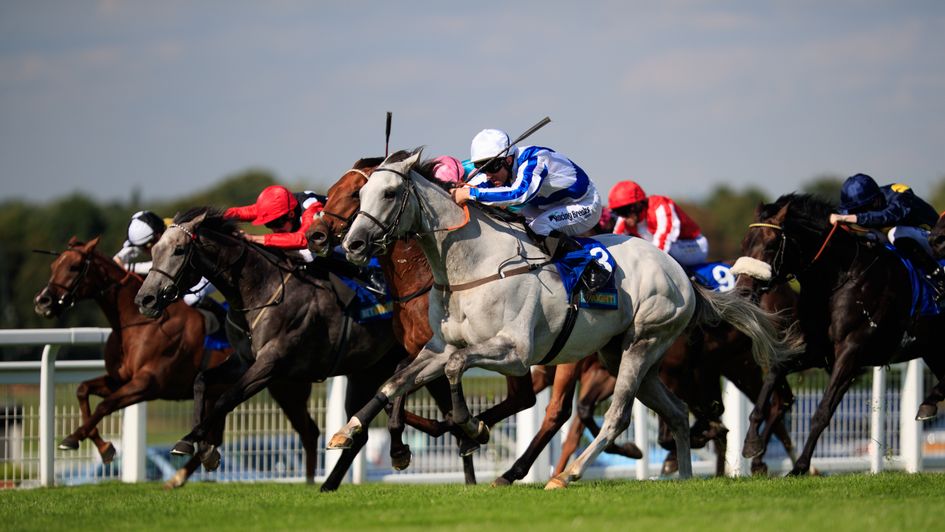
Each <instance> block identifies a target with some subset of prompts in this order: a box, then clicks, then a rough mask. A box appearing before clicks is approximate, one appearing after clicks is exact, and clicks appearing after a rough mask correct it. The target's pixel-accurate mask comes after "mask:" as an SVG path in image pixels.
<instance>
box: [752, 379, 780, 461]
mask: <svg viewBox="0 0 945 532" xmlns="http://www.w3.org/2000/svg"><path fill="white" fill-rule="evenodd" d="M783 378H784V372H783V370H782V368H779V367H778V366H772V367H771V369H770V370H768V374H767V375H765V380H764V384H763V385H762V386H761V391H760V392H759V393H758V397H757V398H756V399H755V407H754V408H752V410H751V414H750V415H749V416H748V434H746V435H745V445H744V447H742V456H743V457H745V458H754V457H756V456H759V455H761V454H763V453H764V452H765V440H764V439H763V438H762V436H761V434H760V430H761V424H762V423H764V421H765V419H767V417H768V410H769V409H770V400H771V394H772V392H773V391H774V387H775V386H776V385H777V383H778V380H779V379H783Z"/></svg>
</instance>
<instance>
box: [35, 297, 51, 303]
mask: <svg viewBox="0 0 945 532" xmlns="http://www.w3.org/2000/svg"><path fill="white" fill-rule="evenodd" d="M36 302H37V303H39V304H40V305H48V304H50V303H52V299H50V297H49V296H40V297H38V298H36Z"/></svg>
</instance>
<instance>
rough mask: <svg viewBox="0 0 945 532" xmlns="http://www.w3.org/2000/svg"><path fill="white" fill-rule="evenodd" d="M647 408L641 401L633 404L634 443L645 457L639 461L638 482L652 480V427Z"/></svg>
mask: <svg viewBox="0 0 945 532" xmlns="http://www.w3.org/2000/svg"><path fill="white" fill-rule="evenodd" d="M646 411H647V408H646V407H645V406H643V403H641V402H640V401H634V402H633V443H634V444H636V446H637V447H639V448H640V451H641V452H642V453H643V457H642V458H640V459H639V460H637V480H646V479H648V478H650V427H649V420H648V419H647V418H648V417H649V416H647V412H646Z"/></svg>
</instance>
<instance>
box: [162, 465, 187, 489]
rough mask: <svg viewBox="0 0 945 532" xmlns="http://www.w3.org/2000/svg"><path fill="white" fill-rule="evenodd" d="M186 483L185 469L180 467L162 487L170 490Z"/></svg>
mask: <svg viewBox="0 0 945 532" xmlns="http://www.w3.org/2000/svg"><path fill="white" fill-rule="evenodd" d="M186 483H187V470H186V469H184V468H180V469H178V470H177V472H176V473H174V476H173V477H171V478H170V480H168V481H167V482H166V483H165V484H164V489H166V490H172V489H175V488H181V487H183V486H184V484H186Z"/></svg>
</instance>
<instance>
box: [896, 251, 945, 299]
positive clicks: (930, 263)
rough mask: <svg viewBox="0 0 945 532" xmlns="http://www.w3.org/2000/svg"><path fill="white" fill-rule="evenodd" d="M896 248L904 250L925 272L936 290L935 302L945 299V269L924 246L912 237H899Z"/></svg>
mask: <svg viewBox="0 0 945 532" xmlns="http://www.w3.org/2000/svg"><path fill="white" fill-rule="evenodd" d="M896 249H898V250H899V251H902V252H904V254H905V255H906V257H908V258H909V260H911V261H912V264H914V265H915V266H916V267H918V268H919V269H921V270H922V271H923V272H924V273H925V278H926V279H928V280H929V282H930V283H931V285H932V288H933V289H934V291H935V294H934V299H935V302H936V303H941V302H942V301H945V271H943V270H942V267H941V266H940V265H939V263H938V261H936V260H935V259H934V258H933V257H932V255H930V254H929V252H928V251H926V250H925V248H924V247H922V244H919V243H918V242H916V241H915V240H913V239H911V238H898V239H896Z"/></svg>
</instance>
